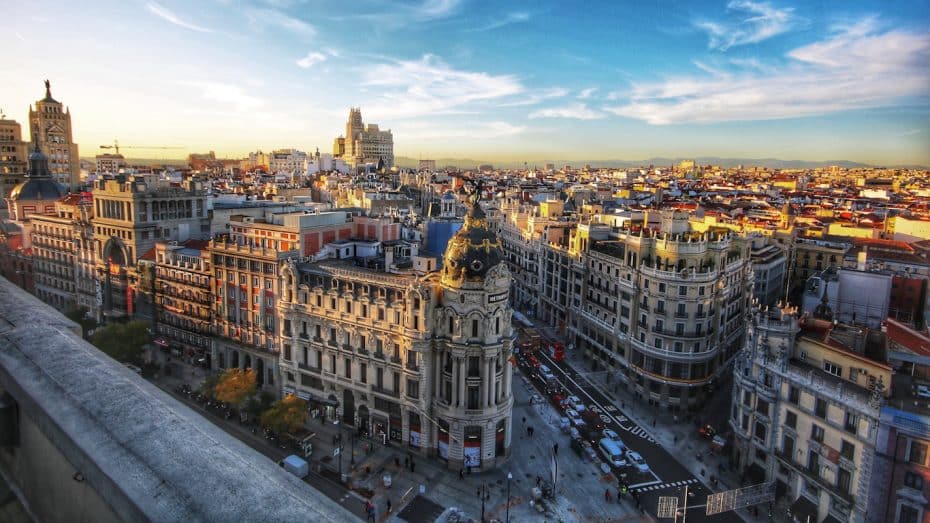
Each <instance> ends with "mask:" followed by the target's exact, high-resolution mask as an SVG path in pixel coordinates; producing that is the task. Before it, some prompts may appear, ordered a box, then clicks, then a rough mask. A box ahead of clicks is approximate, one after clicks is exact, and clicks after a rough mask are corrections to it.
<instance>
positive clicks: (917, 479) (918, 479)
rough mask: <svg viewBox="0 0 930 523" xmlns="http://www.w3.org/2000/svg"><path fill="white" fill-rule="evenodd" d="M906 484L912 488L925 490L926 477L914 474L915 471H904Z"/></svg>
mask: <svg viewBox="0 0 930 523" xmlns="http://www.w3.org/2000/svg"><path fill="white" fill-rule="evenodd" d="M904 485H905V486H907V487H910V488H912V489H917V490H923V489H924V478H923V477H922V476H921V475H920V474H914V473H913V472H905V473H904Z"/></svg>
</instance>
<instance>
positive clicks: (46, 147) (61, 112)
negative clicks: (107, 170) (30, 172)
mask: <svg viewBox="0 0 930 523" xmlns="http://www.w3.org/2000/svg"><path fill="white" fill-rule="evenodd" d="M29 133H30V134H31V135H32V136H33V140H34V141H35V143H34V146H33V148H36V147H37V148H38V149H39V150H41V151H42V153H43V154H45V156H46V157H47V158H48V164H49V172H50V173H51V175H52V177H54V178H55V181H57V182H58V183H60V184H61V185H64V186H65V187H66V188H68V189H70V190H76V189H77V187H78V184H79V182H80V173H81V160H80V156H79V155H78V146H77V144H75V143H74V139H73V136H72V128H71V113H70V111H69V110H68V108H67V107H65V106H64V105H63V104H62V103H61V102H59V101H58V100H56V99H54V98H53V97H52V84H51V82H49V81H48V80H45V98H42V99H41V100H38V101H36V103H35V108H33V107H32V106H29Z"/></svg>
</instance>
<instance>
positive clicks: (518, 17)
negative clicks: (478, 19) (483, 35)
mask: <svg viewBox="0 0 930 523" xmlns="http://www.w3.org/2000/svg"><path fill="white" fill-rule="evenodd" d="M529 19H530V14H529V13H525V12H516V13H508V14H507V16H504V17H500V18H498V19H497V20H493V21H491V22H488V23H487V24H485V25H483V26H480V27H476V28H474V29H469V30H468V32H484V31H493V30H494V29H500V28H501V27H505V26H508V25H511V24H519V23H522V22H526V21H528V20H529Z"/></svg>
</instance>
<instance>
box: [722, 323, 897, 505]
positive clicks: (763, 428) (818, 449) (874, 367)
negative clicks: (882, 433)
mask: <svg viewBox="0 0 930 523" xmlns="http://www.w3.org/2000/svg"><path fill="white" fill-rule="evenodd" d="M749 318H750V324H749V326H748V327H747V336H746V344H745V347H744V349H743V350H742V351H741V353H740V355H739V356H738V357H737V358H736V365H735V367H734V371H733V377H734V381H733V403H732V406H731V413H730V421H729V429H730V430H731V431H733V433H734V435H735V438H734V444H733V447H732V450H731V454H732V459H733V461H734V462H735V463H736V465H737V467H739V468H740V469H742V471H743V474H744V475H745V477H746V478H747V480H748V481H749V482H751V483H762V482H774V483H775V486H776V501H777V504H778V506H777V507H776V509H775V513H776V514H787V515H788V517H789V518H790V520H791V521H798V522H804V521H842V522H862V521H877V520H878V518H877V516H879V514H880V513H881V511H880V509H879V508H878V507H880V503H877V501H882V500H881V499H879V500H876V499H874V498H872V497H870V492H869V488H870V483H871V479H872V468H873V462H874V461H875V456H876V436H877V433H878V429H879V420H880V409H881V405H882V403H883V402H884V400H885V399H886V397H887V396H889V392H890V389H889V387H888V384H889V383H891V376H892V370H891V367H890V366H889V365H888V364H887V363H885V362H884V361H883V358H882V357H881V356H883V355H884V352H885V337H884V334H883V333H881V332H877V331H870V330H869V329H866V328H860V327H853V326H847V325H844V324H834V323H831V322H829V321H827V320H821V319H813V318H811V317H809V316H804V317H802V318H798V315H797V310H796V309H783V308H772V309H768V308H766V309H763V310H759V309H758V308H757V307H756V308H754V310H753V311H752V312H751V314H750V315H749ZM887 495H890V493H888V494H887Z"/></svg>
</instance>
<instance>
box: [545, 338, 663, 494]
mask: <svg viewBox="0 0 930 523" xmlns="http://www.w3.org/2000/svg"><path fill="white" fill-rule="evenodd" d="M540 355H541V356H542V357H544V358H545V359H546V360H547V361H549V363H551V364H552V366H553V367H555V368H558V369H559V370H562V369H561V368H559V366H558V365H556V364H555V362H554V361H552V360H551V359H550V358H549V356H548V355H547V354H546V353H541V354H540ZM562 374H564V375H565V377H566V378H568V379H569V381H571V382H572V383H574V384H575V387H578V390H579V391H580V393H581V394H584V395H585V396H587V397H588V399H589V400H590V401H591V403H593V404H594V405H595V406H596V407H597V408H598V409H600V411H603V410H604V406H603V405H601V404H600V403H598V402H597V401H595V400H594V397H592V396H591V393H589V392H588V391H586V390H585V389H584V387H582V386H581V385H579V384H578V382H576V381H575V380H573V379H572V377H571V376H569V375H568V373H566V372H565V371H564V370H562ZM602 416H603V414H602ZM606 416H607V417H608V418H610V419H612V420H614V423H616V424H617V425H619V426H620V427H621V428H623V429H624V430H630V429H627V428H626V427H624V426H623V425H621V424H620V422H619V421H617V418H615V417H613V415H611V414H606ZM637 428H638V427H637ZM644 439H647V438H644ZM647 440H648V441H650V442H651V443H655V440H653V439H652V438H648V439H647ZM649 474H652V477H653V478H655V480H656V481H662V478H660V477H659V476H658V474H656V473H655V471H653V470H652V468H650V469H649Z"/></svg>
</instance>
